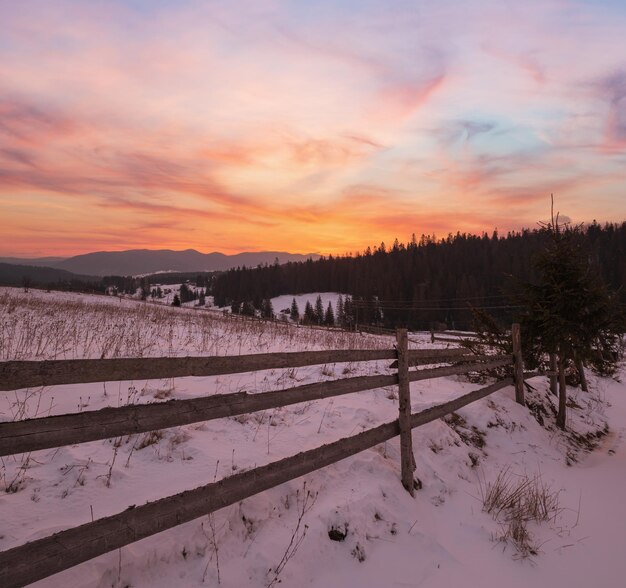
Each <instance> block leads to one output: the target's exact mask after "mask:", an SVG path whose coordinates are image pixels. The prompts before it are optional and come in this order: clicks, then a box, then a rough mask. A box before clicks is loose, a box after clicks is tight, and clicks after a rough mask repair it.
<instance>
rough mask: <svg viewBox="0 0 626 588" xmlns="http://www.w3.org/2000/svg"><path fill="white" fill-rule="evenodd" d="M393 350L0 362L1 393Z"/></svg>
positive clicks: (433, 352)
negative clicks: (22, 389)
mask: <svg viewBox="0 0 626 588" xmlns="http://www.w3.org/2000/svg"><path fill="white" fill-rule="evenodd" d="M470 354H471V352H470V351H469V350H467V349H420V350H415V349H414V350H411V351H409V360H410V361H411V362H416V361H425V360H429V359H432V360H435V359H439V360H440V361H447V358H454V357H459V356H462V355H470ZM395 358H396V352H395V350H393V349H338V350H327V351H303V352H294V353H258V354H252V355H237V356H224V357H216V356H210V357H143V358H117V359H58V360H46V361H4V362H0V391H5V390H19V389H20V388H32V387H35V386H57V385H60V384H87V383H91V382H114V381H121V380H151V379H164V378H175V377H184V376H216V375H221V374H238V373H243V372H251V371H257V370H268V369H282V368H292V367H303V366H308V365H318V364H324V363H345V362H356V361H374V360H384V359H395Z"/></svg>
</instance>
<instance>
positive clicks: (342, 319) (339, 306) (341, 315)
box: [335, 294, 346, 327]
mask: <svg viewBox="0 0 626 588" xmlns="http://www.w3.org/2000/svg"><path fill="white" fill-rule="evenodd" d="M335 322H336V323H337V324H338V325H339V326H340V327H343V326H344V324H345V322H346V317H345V315H344V312H343V296H342V295H341V294H339V298H337V316H336V317H335Z"/></svg>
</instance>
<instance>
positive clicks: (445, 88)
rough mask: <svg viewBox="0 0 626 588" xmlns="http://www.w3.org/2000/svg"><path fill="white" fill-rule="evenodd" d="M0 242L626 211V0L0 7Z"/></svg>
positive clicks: (446, 228) (22, 251) (619, 217)
mask: <svg viewBox="0 0 626 588" xmlns="http://www.w3.org/2000/svg"><path fill="white" fill-rule="evenodd" d="M0 23H1V24H0V31H1V33H2V35H1V37H0V216H1V220H0V229H1V230H2V233H3V236H4V238H3V240H2V243H1V244H0V256H4V257H7V256H15V257H43V256H62V257H67V256H71V255H76V254H81V253H88V252H91V251H102V250H104V251H121V250H127V249H174V250H184V249H196V250H198V251H201V252H213V251H220V252H223V253H227V254H233V253H238V252H243V251H268V250H269V251H289V252H293V253H319V254H323V255H328V254H333V255H337V254H345V253H350V252H358V251H363V250H364V249H365V248H366V247H367V246H373V245H376V244H380V243H381V242H385V243H386V244H387V245H391V244H392V243H393V241H394V239H396V238H397V239H398V240H400V241H402V242H407V241H409V240H410V238H411V235H412V234H413V233H415V234H416V235H417V236H418V238H419V236H420V235H421V234H436V235H437V236H438V237H445V236H446V235H447V234H449V233H452V234H456V233H457V232H458V231H459V232H467V233H475V234H480V233H482V232H487V233H489V234H491V233H492V232H493V231H494V230H496V229H497V230H498V232H499V233H500V234H506V233H507V232H508V231H511V230H519V229H521V228H533V227H536V226H537V222H538V221H541V220H545V219H546V217H547V216H548V214H549V208H550V194H551V193H554V195H555V200H556V206H557V208H558V210H559V211H560V212H561V213H562V214H563V215H566V216H567V217H569V218H571V219H572V221H573V222H575V223H582V222H587V223H588V222H591V221H592V220H594V219H597V221H598V222H602V223H603V222H606V221H609V222H611V221H612V222H621V221H623V220H625V219H626V204H625V202H626V193H625V192H626V188H625V186H626V166H625V164H626V57H625V56H626V36H624V34H623V31H624V30H626V5H624V4H623V3H621V2H617V1H609V0H603V1H600V2H591V1H582V0H579V1H568V0H553V1H547V2H544V1H542V2H539V1H531V2H527V3H523V4H522V3H519V2H512V1H503V2H498V3H495V2H488V1H484V0H472V1H469V2H463V3H459V2H452V1H448V2H445V1H444V2H416V1H406V2H405V1H402V2H391V3H380V2H373V1H372V2H354V1H344V2H315V3H311V2H302V1H299V2H298V1H291V2H282V1H278V0H267V1H265V0H263V1H258V2H251V1H244V2H232V3H228V4H227V5H222V4H217V3H204V2H195V1H181V2H176V3H169V2H163V1H148V0H126V1H123V0H117V1H112V2H107V3H98V4H96V3H85V2H77V1H70V0H61V1H58V2H50V1H48V2H44V1H30V0H26V1H24V2H19V3H11V2H3V3H1V4H0Z"/></svg>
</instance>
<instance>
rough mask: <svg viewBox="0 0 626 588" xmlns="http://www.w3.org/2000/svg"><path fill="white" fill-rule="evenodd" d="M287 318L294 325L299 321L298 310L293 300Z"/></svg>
mask: <svg viewBox="0 0 626 588" xmlns="http://www.w3.org/2000/svg"><path fill="white" fill-rule="evenodd" d="M289 317H290V318H291V320H292V321H293V322H294V323H297V322H298V321H299V320H300V309H299V308H298V303H297V302H296V299H295V298H294V299H293V300H292V301H291V311H290V313H289Z"/></svg>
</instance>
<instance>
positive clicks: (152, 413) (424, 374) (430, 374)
mask: <svg viewBox="0 0 626 588" xmlns="http://www.w3.org/2000/svg"><path fill="white" fill-rule="evenodd" d="M479 357H482V356H479ZM485 357H488V356H485ZM510 361H511V359H510V357H504V358H502V359H492V361H490V362H487V363H470V364H461V365H456V366H445V367H440V368H432V369H422V370H418V371H412V372H409V379H410V381H411V382H416V381H419V380H427V379H433V378H441V377H444V376H451V375H456V374H462V373H468V372H470V371H481V370H487V369H493V368H495V367H499V366H501V365H507V363H510ZM395 384H397V376H395V375H379V376H360V377H356V378H344V379H340V380H333V381H330V382H319V383H315V384H306V385H304V386H297V387H295V388H290V389H287V390H276V391H273V392H264V393H261V394H248V393H246V392H239V393H235V394H216V395H214V396H208V397H202V398H191V399H188V400H170V401H169V402H160V403H155V404H140V405H131V406H122V407H119V408H103V409H101V410H95V411H85V412H80V413H72V414H65V415H58V416H51V417H43V418H38V419H28V420H23V421H15V422H9V423H0V456H4V455H12V454H15V453H26V452H29V451H38V450H41V449H50V448H52V447H61V446H64V445H74V444H76V443H87V442H89V441H97V440H99V439H108V438H110V437H120V436H123V435H132V434H135V433H144V432H147V431H155V430H158V429H165V428H169V427H177V426H181V425H188V424H191V423H196V422H202V421H209V420H213V419H218V418H223V417H228V416H236V415H240V414H246V413H251V412H256V411H260V410H267V409H270V408H279V407H282V406H289V405H291V404H297V403H299V402H309V401H312V400H320V399H323V398H330V397H333V396H341V395H344V394H352V393H355V392H361V391H363V390H370V389H373V388H382V387H384V386H393V385H395Z"/></svg>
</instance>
